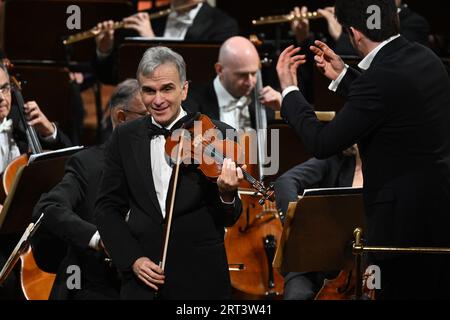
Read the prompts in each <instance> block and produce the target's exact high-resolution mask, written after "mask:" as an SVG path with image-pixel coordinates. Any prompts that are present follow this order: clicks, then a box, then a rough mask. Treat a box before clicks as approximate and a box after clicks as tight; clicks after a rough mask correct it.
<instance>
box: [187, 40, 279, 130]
mask: <svg viewBox="0 0 450 320" xmlns="http://www.w3.org/2000/svg"><path fill="white" fill-rule="evenodd" d="M260 68H261V62H260V58H259V55H258V51H257V50H256V48H255V46H254V45H253V43H252V42H250V40H248V39H246V38H244V37H232V38H230V39H228V40H227V41H225V42H224V43H223V45H222V46H221V47H220V51H219V57H218V62H217V63H216V65H215V69H216V74H217V76H216V77H215V79H214V80H212V81H211V82H209V83H207V84H204V85H201V86H198V87H193V88H192V90H191V93H190V96H189V102H191V101H192V102H194V103H195V104H197V105H198V108H199V110H200V111H201V112H202V113H204V114H206V115H208V116H209V117H210V118H212V119H217V120H220V121H222V122H225V123H226V124H228V125H230V126H232V127H233V128H235V129H248V128H256V124H255V122H256V120H255V113H256V112H255V101H253V99H252V97H251V93H252V91H253V90H254V89H255V86H256V74H257V72H258V71H259V69H260ZM258 94H259V100H260V102H261V103H262V104H264V105H266V106H267V107H269V108H270V109H268V110H267V118H268V119H269V120H271V119H273V118H274V110H279V109H280V107H281V94H280V93H279V92H278V91H276V90H274V89H273V88H272V87H270V86H266V87H264V88H262V89H261V91H260V92H259V93H258Z"/></svg>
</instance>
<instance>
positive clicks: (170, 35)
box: [164, 3, 203, 40]
mask: <svg viewBox="0 0 450 320" xmlns="http://www.w3.org/2000/svg"><path fill="white" fill-rule="evenodd" d="M202 5H203V3H200V4H199V5H197V6H196V7H195V8H193V9H191V10H189V11H187V12H183V13H178V12H176V11H172V12H171V13H170V14H169V16H168V17H167V22H166V28H165V29H164V38H167V39H170V40H184V37H185V36H186V33H187V31H188V29H189V27H190V26H192V24H193V23H194V19H195V17H196V16H197V13H198V11H199V10H200V8H201V7H202Z"/></svg>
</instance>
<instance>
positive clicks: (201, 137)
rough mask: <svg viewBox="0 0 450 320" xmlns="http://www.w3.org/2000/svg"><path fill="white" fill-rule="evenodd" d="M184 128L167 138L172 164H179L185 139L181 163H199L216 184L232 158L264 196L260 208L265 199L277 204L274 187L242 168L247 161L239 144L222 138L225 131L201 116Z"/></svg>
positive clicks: (199, 166)
mask: <svg viewBox="0 0 450 320" xmlns="http://www.w3.org/2000/svg"><path fill="white" fill-rule="evenodd" d="M181 129H182V130H175V131H174V133H173V134H172V137H171V138H168V139H166V144H165V152H166V154H167V155H168V156H169V157H170V158H171V159H172V161H174V162H175V163H176V161H175V159H177V155H178V153H179V152H178V151H179V150H178V147H179V145H181V140H183V145H184V147H183V150H182V151H181V154H180V159H179V161H180V162H182V163H185V164H192V163H194V164H197V165H198V169H199V170H200V171H201V172H202V173H203V174H204V175H205V176H206V177H208V178H210V179H211V180H214V181H216V180H217V178H218V177H219V176H220V173H221V171H222V164H223V161H224V160H225V158H228V159H231V160H233V161H234V162H236V163H237V165H238V167H240V168H241V170H242V174H243V176H244V179H245V180H246V181H247V182H249V183H250V185H251V187H252V188H254V189H255V190H256V191H257V192H258V193H259V194H260V195H261V199H260V204H261V205H262V204H264V203H265V201H266V200H271V201H274V191H273V189H272V187H266V186H265V185H264V183H263V182H261V181H259V180H257V179H255V178H254V177H253V176H252V175H251V174H250V173H249V172H247V171H246V170H244V169H243V168H242V166H241V165H240V163H243V162H244V161H243V159H244V158H243V153H242V150H241V148H240V146H239V145H238V143H236V142H234V141H232V140H229V139H221V137H222V136H223V135H222V132H221V131H220V130H219V129H218V128H217V127H216V126H215V125H214V123H213V122H212V120H211V119H210V118H209V117H208V116H206V115H204V114H198V115H197V116H196V118H195V119H194V121H190V123H189V124H188V125H186V124H185V125H183V127H182V128H181Z"/></svg>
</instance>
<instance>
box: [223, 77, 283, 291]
mask: <svg viewBox="0 0 450 320" xmlns="http://www.w3.org/2000/svg"><path fill="white" fill-rule="evenodd" d="M262 87H263V86H262V76H261V72H260V71H258V73H257V82H256V86H255V89H254V100H255V113H256V129H257V148H258V149H257V152H258V157H257V159H258V161H257V162H258V163H257V166H253V167H250V168H249V170H251V171H254V172H257V174H255V176H259V178H260V180H261V181H262V180H263V179H264V168H263V164H264V163H265V161H264V155H265V152H264V151H265V148H266V145H267V144H266V137H267V135H266V130H267V115H266V109H265V107H264V106H263V105H261V104H260V103H259V99H258V93H259V92H260V90H261V89H262ZM243 142H244V143H242V144H243V145H244V146H245V157H246V163H249V159H248V157H249V156H250V155H249V154H250V152H249V145H251V142H249V140H248V138H247V137H245V136H244V139H243ZM239 194H240V197H241V201H242V206H243V212H242V214H241V216H240V217H239V219H238V221H237V222H236V223H235V225H234V226H233V227H230V228H227V230H226V236H225V248H226V250H227V256H228V261H229V263H230V268H229V269H230V278H231V284H232V286H233V288H235V289H236V290H237V292H236V296H237V297H242V298H246V299H259V298H261V297H265V298H277V297H278V298H280V297H281V296H282V294H283V287H284V280H283V277H282V276H281V275H280V274H279V272H278V271H277V270H276V269H274V268H273V266H272V261H273V259H274V257H275V252H276V248H277V246H278V243H279V242H280V238H281V234H282V232H283V226H282V224H281V220H280V216H279V214H278V210H277V208H276V205H275V203H274V202H273V199H271V200H270V199H266V200H265V201H264V202H260V201H258V198H257V192H255V191H254V190H252V189H249V188H248V186H245V185H243V186H242V187H241V188H240V192H239Z"/></svg>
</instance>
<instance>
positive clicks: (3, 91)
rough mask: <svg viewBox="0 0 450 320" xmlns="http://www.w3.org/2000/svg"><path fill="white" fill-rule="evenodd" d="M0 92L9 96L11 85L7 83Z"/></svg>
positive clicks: (0, 88)
mask: <svg viewBox="0 0 450 320" xmlns="http://www.w3.org/2000/svg"><path fill="white" fill-rule="evenodd" d="M0 92H1V93H2V94H7V93H10V92H11V84H9V83H5V84H4V85H3V86H1V87H0Z"/></svg>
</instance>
